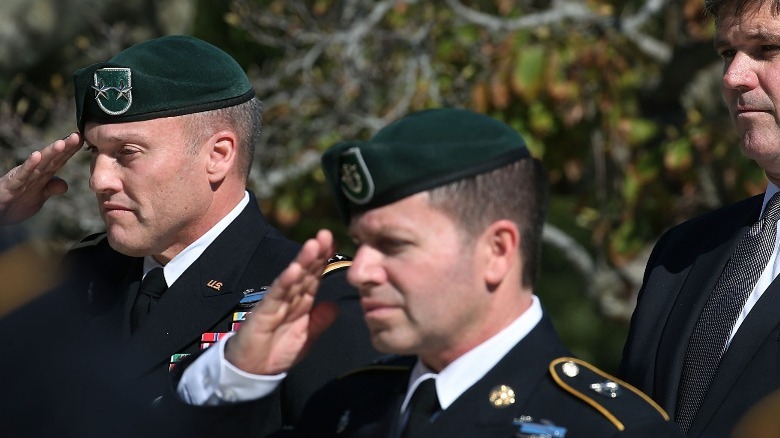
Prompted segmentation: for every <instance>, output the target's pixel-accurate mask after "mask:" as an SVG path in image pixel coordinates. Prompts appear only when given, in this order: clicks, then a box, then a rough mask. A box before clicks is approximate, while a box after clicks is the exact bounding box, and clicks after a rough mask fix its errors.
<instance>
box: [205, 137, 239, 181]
mask: <svg viewBox="0 0 780 438" xmlns="http://www.w3.org/2000/svg"><path fill="white" fill-rule="evenodd" d="M208 153H209V156H208V162H207V169H206V170H207V172H208V175H209V182H210V183H212V184H215V183H219V182H221V181H222V180H224V179H225V177H226V176H227V175H228V173H230V170H231V169H233V168H234V167H236V166H237V165H238V139H237V138H236V134H235V133H234V132H232V131H219V132H217V133H215V134H214V135H213V136H211V138H209V140H208Z"/></svg>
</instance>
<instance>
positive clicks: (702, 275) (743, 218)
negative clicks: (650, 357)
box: [654, 196, 763, 414]
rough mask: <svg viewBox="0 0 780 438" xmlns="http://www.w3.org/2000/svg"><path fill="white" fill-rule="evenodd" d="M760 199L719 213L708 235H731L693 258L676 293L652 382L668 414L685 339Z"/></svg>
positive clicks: (673, 405)
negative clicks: (730, 211) (735, 209)
mask: <svg viewBox="0 0 780 438" xmlns="http://www.w3.org/2000/svg"><path fill="white" fill-rule="evenodd" d="M762 199H763V198H762V197H761V196H756V197H754V198H753V200H752V201H751V202H750V204H749V206H750V208H745V209H742V210H738V211H735V213H734V214H733V216H731V215H730V216H724V217H719V218H718V219H719V220H718V221H717V222H716V223H715V224H714V225H715V226H714V227H712V228H709V229H708V230H707V234H708V235H712V236H730V238H727V239H724V240H723V241H722V242H719V243H717V244H716V245H715V246H712V247H711V248H710V249H708V250H707V251H706V252H702V253H701V254H700V255H699V256H698V257H697V258H696V260H695V262H694V263H693V265H692V266H691V269H690V273H689V274H688V276H687V278H686V279H685V282H684V284H683V286H682V287H681V288H680V291H679V293H678V295H677V300H676V301H675V305H674V307H673V308H672V311H671V312H670V314H669V317H668V319H667V322H666V325H665V327H664V332H663V335H662V337H661V340H660V343H659V347H658V354H657V356H656V372H655V383H654V398H655V399H656V400H657V401H658V402H659V403H661V405H662V406H664V407H666V409H667V410H668V411H669V412H670V413H671V414H674V412H675V409H676V407H677V388H678V385H679V381H680V375H681V374H682V366H683V361H684V359H685V352H686V350H687V347H688V339H690V337H691V333H692V332H693V328H694V326H695V325H696V320H697V319H698V318H699V315H700V314H701V312H702V309H703V308H704V305H705V304H706V302H707V299H708V298H709V296H710V294H711V293H712V290H713V289H714V288H715V283H716V282H717V281H718V277H719V276H720V273H721V272H722V271H723V268H724V267H725V265H726V262H727V261H728V259H729V258H730V257H731V254H732V253H733V252H734V248H735V247H736V244H737V242H739V239H740V238H741V237H742V236H743V235H744V234H745V233H746V232H747V230H748V228H749V227H750V225H751V224H752V223H753V222H755V220H756V218H757V217H758V214H759V211H760V209H761V203H762ZM713 222H714V221H713ZM703 243H704V242H703Z"/></svg>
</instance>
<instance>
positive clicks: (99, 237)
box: [70, 231, 106, 251]
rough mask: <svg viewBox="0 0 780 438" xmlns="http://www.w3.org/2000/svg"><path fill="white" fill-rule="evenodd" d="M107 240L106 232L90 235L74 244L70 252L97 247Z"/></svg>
mask: <svg viewBox="0 0 780 438" xmlns="http://www.w3.org/2000/svg"><path fill="white" fill-rule="evenodd" d="M105 238H106V233H105V231H104V232H102V233H95V234H90V235H89V236H87V237H85V238H83V239H81V240H80V241H79V242H78V243H76V244H74V245H73V246H72V247H71V248H70V250H71V251H73V250H74V249H79V248H87V247H90V246H97V245H98V244H100V242H102V241H103V240H104V239H105Z"/></svg>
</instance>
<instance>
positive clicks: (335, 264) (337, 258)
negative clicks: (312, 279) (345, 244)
mask: <svg viewBox="0 0 780 438" xmlns="http://www.w3.org/2000/svg"><path fill="white" fill-rule="evenodd" d="M350 265H352V258H351V257H349V256H346V255H344V254H339V253H336V254H334V255H333V257H331V258H329V259H328V264H327V265H325V270H324V271H323V272H322V276H323V277H324V276H326V275H328V274H332V273H334V272H336V271H340V270H342V269H346V268H348V267H349V266H350Z"/></svg>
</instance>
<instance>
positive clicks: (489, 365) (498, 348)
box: [401, 295, 542, 418]
mask: <svg viewBox="0 0 780 438" xmlns="http://www.w3.org/2000/svg"><path fill="white" fill-rule="evenodd" d="M531 297H532V302H531V307H529V308H528V310H526V311H525V312H523V314H522V315H520V316H519V317H518V318H517V319H516V320H514V321H513V322H512V323H511V324H509V325H508V326H507V327H506V328H504V329H503V330H501V331H500V332H498V333H496V334H495V335H494V336H493V337H491V338H490V339H488V340H486V341H485V342H483V343H481V344H479V345H478V346H476V347H475V348H473V349H471V350H470V351H468V352H467V353H466V354H464V355H462V356H461V357H459V358H457V359H455V361H453V362H452V363H451V364H449V365H447V366H446V367H444V369H443V370H441V371H440V372H439V373H438V374H436V373H434V372H433V371H432V370H430V369H429V368H428V367H426V366H425V365H424V364H423V363H422V361H420V360H418V361H417V363H416V364H415V366H414V368H413V369H412V373H411V375H410V376H409V386H408V388H407V391H406V398H405V399H404V402H403V404H402V405H401V413H405V412H406V407H407V405H408V404H409V400H410V399H411V397H412V394H413V393H414V390H415V389H416V388H417V386H418V385H419V384H420V382H422V381H423V380H426V379H428V378H430V377H433V378H435V379H436V395H437V396H438V398H439V405H441V408H442V409H447V408H448V407H449V406H450V405H452V404H453V403H454V402H455V400H457V399H458V397H460V396H461V395H462V394H463V393H464V392H466V390H467V389H469V388H470V387H472V386H473V385H474V384H475V383H477V381H479V379H481V378H482V377H484V376H485V374H487V373H488V371H490V370H491V369H493V367H495V366H496V364H497V363H498V362H499V361H500V360H501V359H502V358H503V357H504V356H506V354H507V353H508V352H509V351H510V350H511V349H512V348H513V347H514V346H515V345H516V344H517V343H518V342H520V341H521V340H523V338H525V337H526V335H528V333H529V332H530V331H531V330H533V328H534V327H536V325H537V324H538V323H539V321H541V319H542V305H541V303H540V302H539V298H538V297H537V296H536V295H532V296H531ZM403 417H404V416H403V415H402V418H403Z"/></svg>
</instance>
